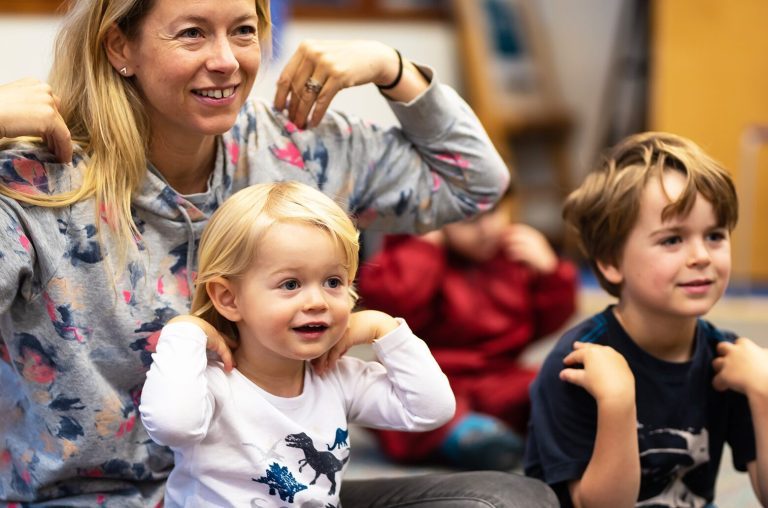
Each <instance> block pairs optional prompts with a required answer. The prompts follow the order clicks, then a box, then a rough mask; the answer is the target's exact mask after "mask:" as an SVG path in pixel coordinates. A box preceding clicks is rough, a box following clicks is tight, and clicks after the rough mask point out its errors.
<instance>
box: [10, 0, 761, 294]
mask: <svg viewBox="0 0 768 508" xmlns="http://www.w3.org/2000/svg"><path fill="white" fill-rule="evenodd" d="M275 2H281V0H273V3H275ZM57 3H58V2H56V1H54V0H0V48H1V49H0V53H1V54H2V56H3V63H4V65H3V66H2V69H1V70H0V81H2V82H7V81H11V80H14V79H17V78H20V77H23V76H34V77H37V78H40V79H45V77H46V75H47V71H48V68H49V66H50V58H51V57H50V55H51V45H52V43H53V37H54V35H55V30H56V26H57V23H58V20H59V18H58V16H57V15H56V13H55V12H52V9H53V7H55V5H56V4H57ZM37 4H39V5H41V6H42V7H39V8H38V7H36V5H37ZM276 5H277V7H278V10H279V11H280V13H281V14H282V15H281V16H280V17H279V19H278V37H277V40H276V59H275V61H273V62H271V63H269V64H268V65H267V66H266V67H265V69H263V71H262V75H261V77H260V79H259V81H258V83H257V86H256V88H255V90H254V93H255V94H257V95H259V96H261V97H265V98H271V96H272V94H273V91H274V81H275V78H276V76H277V74H278V73H279V70H280V69H281V67H282V64H283V63H284V61H285V59H286V58H287V57H288V56H289V55H290V53H291V52H292V50H293V49H294V48H295V47H296V45H297V44H298V42H299V41H300V40H302V39H305V38H334V39H355V38H373V39H379V40H382V41H384V42H386V43H388V44H390V45H392V46H394V47H397V48H398V49H400V50H401V51H402V52H403V54H405V55H407V56H408V57H410V58H411V59H413V60H415V61H418V62H422V63H426V64H429V65H431V66H432V67H433V68H435V70H436V71H437V73H438V75H439V76H440V79H441V80H442V81H443V82H445V83H448V84H450V85H452V86H454V87H455V88H457V90H459V92H460V93H462V94H463V95H464V96H465V97H466V98H467V99H468V100H469V102H470V103H471V104H472V105H473V107H475V108H476V111H478V114H479V115H480V116H481V119H482V120H483V121H484V122H486V123H487V128H488V129H489V132H495V133H496V134H495V135H494V141H496V142H497V144H498V145H503V146H500V149H502V150H504V151H506V155H507V159H508V161H509V164H510V166H511V168H512V169H513V170H514V171H515V174H516V175H517V180H518V186H519V189H520V191H521V192H520V193H519V194H521V195H522V196H523V197H526V196H527V197H528V198H529V199H528V202H527V203H525V202H524V203H523V206H522V208H521V214H522V218H523V219H524V220H526V221H528V222H531V223H533V225H535V226H537V227H539V228H540V229H542V230H544V231H545V232H547V234H548V235H549V236H550V237H551V238H553V240H554V241H555V242H556V243H559V244H560V245H561V246H563V247H565V248H568V245H567V242H564V241H563V239H562V230H561V225H560V222H559V213H560V212H559V205H560V202H561V200H562V197H563V196H564V195H565V194H566V193H567V192H568V191H569V190H570V189H571V188H572V187H573V186H575V185H576V184H578V182H580V181H581V179H582V178H583V175H584V174H585V172H586V171H588V170H589V168H590V167H591V166H592V165H593V163H594V162H595V160H596V158H597V157H598V155H599V153H600V151H601V150H603V149H604V148H605V147H606V146H608V145H609V144H611V143H613V142H615V141H616V140H617V139H619V138H620V137H623V136H624V135H626V134H629V133H631V132H635V131H637V130H643V129H659V130H668V131H672V132H676V133H678V134H682V135H685V136H689V137H691V138H692V139H694V140H695V141H696V142H697V143H699V144H700V145H702V147H703V148H704V149H705V150H707V151H709V152H710V153H711V154H712V155H713V156H714V157H716V158H717V159H719V160H721V161H722V162H723V163H724V164H725V165H726V166H727V167H728V168H729V169H730V170H731V171H732V172H733V174H734V175H735V177H736V180H737V183H738V185H739V190H740V196H741V199H742V201H743V204H744V205H745V207H744V208H743V210H742V218H743V219H742V223H741V224H740V226H739V228H738V230H737V235H736V241H735V246H734V259H735V261H736V262H735V272H736V283H737V284H738V283H739V281H746V282H747V283H752V284H757V285H760V284H762V285H768V235H766V231H767V229H766V226H768V224H766V220H768V219H767V218H768V200H765V199H760V196H761V195H765V192H766V191H768V188H767V187H766V186H768V182H766V180H768V177H767V176H766V175H765V174H764V173H765V171H764V168H765V165H766V163H767V162H768V161H766V160H765V155H764V153H763V152H764V151H763V143H764V142H765V140H766V139H768V128H763V124H766V125H768V58H766V55H767V54H768V32H766V31H765V30H764V29H763V26H762V25H763V23H764V20H765V19H768V3H766V2H764V1H763V0H740V1H739V2H726V1H725V0H675V1H673V2H670V1H666V2H665V1H663V0H655V1H652V0H613V1H605V0H580V1H578V2H573V1H570V0H292V1H291V2H285V1H282V2H281V3H279V4H276ZM46 6H48V7H46ZM51 6H53V7H51ZM500 6H501V7H500ZM466 9H471V10H474V11H478V10H479V14H478V15H479V16H481V17H480V18H477V20H474V18H471V19H470V18H468V17H467V16H472V15H474V14H472V13H471V11H466ZM499 9H509V11H508V12H507V11H501V10H499ZM21 11H24V12H21ZM467 12H470V14H466V13H467ZM488 12H491V13H493V15H492V16H490V17H489V16H488ZM502 12H507V14H504V15H502V14H500V13H502ZM462 13H463V14H462ZM483 13H485V14H483ZM509 13H511V14H509ZM475 14H477V13H475ZM483 16H484V17H483ZM468 19H470V21H469V22H468V21H467V20H468ZM472 20H474V21H472ZM478 20H479V21H478ZM504 23H506V25H505V24H504ZM509 25H514V26H511V27H510V26H509ZM510 41H511V42H510ZM475 46H477V47H480V48H481V52H480V53H478V52H475V53H472V52H471V51H469V48H470V47H475ZM478 55H479V56H478ZM499 69H501V70H499ZM505 72H506V73H507V74H504V73H505ZM510 73H512V74H513V75H512V76H511V77H510V76H509V74H510ZM526 73H529V74H530V76H528V75H526ZM523 78H524V79H523ZM505 79H510V80H511V81H510V82H509V83H508V82H506V81H505ZM489 83H490V84H489ZM515 87H519V88H517V89H515ZM526 87H527V88H526ZM505 88H506V89H505ZM510 88H511V89H512V90H510ZM542 90H546V93H539V92H541V91H542ZM529 96H530V97H534V96H535V97H536V98H535V100H528V99H529V98H530V97H529ZM520 97H523V99H524V100H518V99H519V98H520ZM510 99H511V100H510ZM483 101H485V103H487V104H488V105H490V106H487V107H485V108H483V107H482V104H481V103H483ZM334 107H336V108H339V109H343V110H346V111H348V112H350V113H353V114H355V115H358V116H362V117H365V118H369V119H371V120H374V121H377V122H379V123H381V124H384V125H389V124H392V123H394V122H395V120H394V117H393V116H392V115H391V113H390V112H389V109H388V108H387V106H386V104H385V103H384V101H382V100H381V99H380V98H379V97H378V93H377V91H376V90H375V88H373V87H372V86H368V87H361V88H359V89H355V90H348V91H344V92H342V94H340V96H339V97H337V100H336V102H335V103H334ZM481 111H482V114H481ZM537 111H538V113H537ZM542 111H543V112H548V113H549V114H542V113H541V112H542ZM510 125H511V127H510ZM764 138H765V139H764ZM563 175H565V176H564V177H563ZM542 189H543V191H542ZM547 192H548V194H547ZM524 201H525V200H524Z"/></svg>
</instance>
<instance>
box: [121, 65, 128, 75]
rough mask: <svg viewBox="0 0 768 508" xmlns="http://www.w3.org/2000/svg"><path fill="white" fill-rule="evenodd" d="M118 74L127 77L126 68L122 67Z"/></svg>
mask: <svg viewBox="0 0 768 508" xmlns="http://www.w3.org/2000/svg"><path fill="white" fill-rule="evenodd" d="M120 74H122V75H123V76H127V75H128V69H127V68H126V67H123V68H122V69H120Z"/></svg>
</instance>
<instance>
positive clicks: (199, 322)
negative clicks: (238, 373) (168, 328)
mask: <svg viewBox="0 0 768 508" xmlns="http://www.w3.org/2000/svg"><path fill="white" fill-rule="evenodd" d="M174 323H191V324H193V325H196V326H197V327H199V328H201V329H202V330H203V332H204V333H205V336H206V337H207V341H206V344H205V348H206V349H208V350H210V351H214V352H215V353H218V355H219V357H221V361H222V362H224V370H225V371H227V372H229V371H230V370H232V369H233V368H234V367H235V360H234V358H233V357H232V351H233V350H235V349H237V343H236V342H235V341H234V340H232V339H231V338H229V337H226V336H224V335H222V334H221V333H220V332H219V331H218V330H217V329H216V328H214V327H213V325H211V324H210V323H209V322H208V321H206V320H204V319H202V318H199V317H197V316H192V315H188V314H182V315H179V316H176V317H174V318H172V319H171V320H169V321H168V323H166V325H170V324H174Z"/></svg>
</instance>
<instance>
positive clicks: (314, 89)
mask: <svg viewBox="0 0 768 508" xmlns="http://www.w3.org/2000/svg"><path fill="white" fill-rule="evenodd" d="M322 89H323V84H322V83H320V82H319V81H317V80H316V79H314V78H309V79H308V80H307V82H306V83H304V90H306V91H307V92H310V93H320V90H322Z"/></svg>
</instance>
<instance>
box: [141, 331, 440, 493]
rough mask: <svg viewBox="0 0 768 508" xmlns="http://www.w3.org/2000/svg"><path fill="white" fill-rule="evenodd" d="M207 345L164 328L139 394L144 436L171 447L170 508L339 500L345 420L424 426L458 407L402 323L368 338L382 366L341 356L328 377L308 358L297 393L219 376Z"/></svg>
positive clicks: (195, 335)
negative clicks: (291, 394)
mask: <svg viewBox="0 0 768 508" xmlns="http://www.w3.org/2000/svg"><path fill="white" fill-rule="evenodd" d="M205 345H206V337H205V334H204V333H203V331H202V330H201V329H200V328H198V327H197V326H195V325H193V324H191V323H174V324H172V325H168V326H166V327H165V328H163V331H162V334H161V335H160V340H159V343H158V346H157V352H156V353H155V354H154V355H153V360H154V362H153V364H152V367H151V368H150V371H149V373H148V374H147V382H146V384H145V385H144V390H143V393H142V397H141V406H140V407H139V410H140V412H141V418H142V421H143V422H144V425H145V427H146V429H147V431H148V433H149V435H150V436H151V437H152V439H154V440H155V441H156V442H158V443H160V444H164V445H168V446H170V447H171V448H172V449H173V451H174V456H175V462H176V465H175V467H174V469H173V471H172V472H171V475H170V477H169V479H168V484H167V487H166V495H165V506H166V508H173V507H176V506H185V507H190V506H246V507H250V506H260V507H261V506H286V505H290V506H296V507H310V506H316V507H326V506H329V505H330V506H338V503H339V499H338V495H339V488H340V486H341V477H342V475H343V473H344V469H345V468H346V466H347V462H348V459H349V454H350V445H349V441H348V434H347V433H348V429H349V427H348V424H349V423H359V424H362V425H365V426H370V427H377V428H389V429H399V430H410V431H424V430H430V429H433V428H435V427H438V426H440V425H442V424H444V423H445V422H446V421H448V420H449V419H450V418H451V417H452V416H453V412H454V410H455V400H454V397H453V393H452V391H451V388H450V385H449V384H448V380H447V378H446V377H445V375H444V374H443V373H442V371H441V370H440V367H439V366H438V365H437V363H436V362H435V360H434V358H433V357H432V355H431V353H430V352H429V349H428V348H427V345H426V344H425V343H424V342H423V341H422V340H421V339H419V338H418V337H416V336H415V335H413V333H412V332H411V330H410V328H409V327H408V325H407V324H406V323H405V322H404V321H401V322H400V326H399V327H398V328H397V329H395V330H394V331H393V332H391V333H389V334H387V335H385V336H384V337H381V338H380V339H378V340H377V341H376V342H375V343H374V344H373V348H374V350H375V352H376V355H377V357H378V359H379V361H380V362H381V363H378V362H364V361H362V360H359V359H357V358H350V357H343V358H342V359H341V360H340V361H339V362H338V364H337V366H336V367H335V368H334V369H333V370H331V371H329V372H328V373H326V374H325V375H323V376H319V375H317V374H316V373H315V372H314V370H313V369H312V367H311V366H310V365H309V364H307V367H306V369H305V374H304V389H303V392H302V394H301V395H299V396H298V397H288V398H285V397H278V396H275V395H272V394H270V393H268V392H266V391H265V390H263V389H261V388H260V387H259V386H257V385H256V384H255V383H253V382H252V381H250V380H249V379H248V378H246V377H245V376H244V375H243V374H242V373H240V372H239V371H238V370H237V369H234V370H233V371H232V372H230V373H226V372H225V371H224V370H223V368H222V367H221V365H220V364H219V363H217V362H209V361H208V360H207V358H206V349H205Z"/></svg>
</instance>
